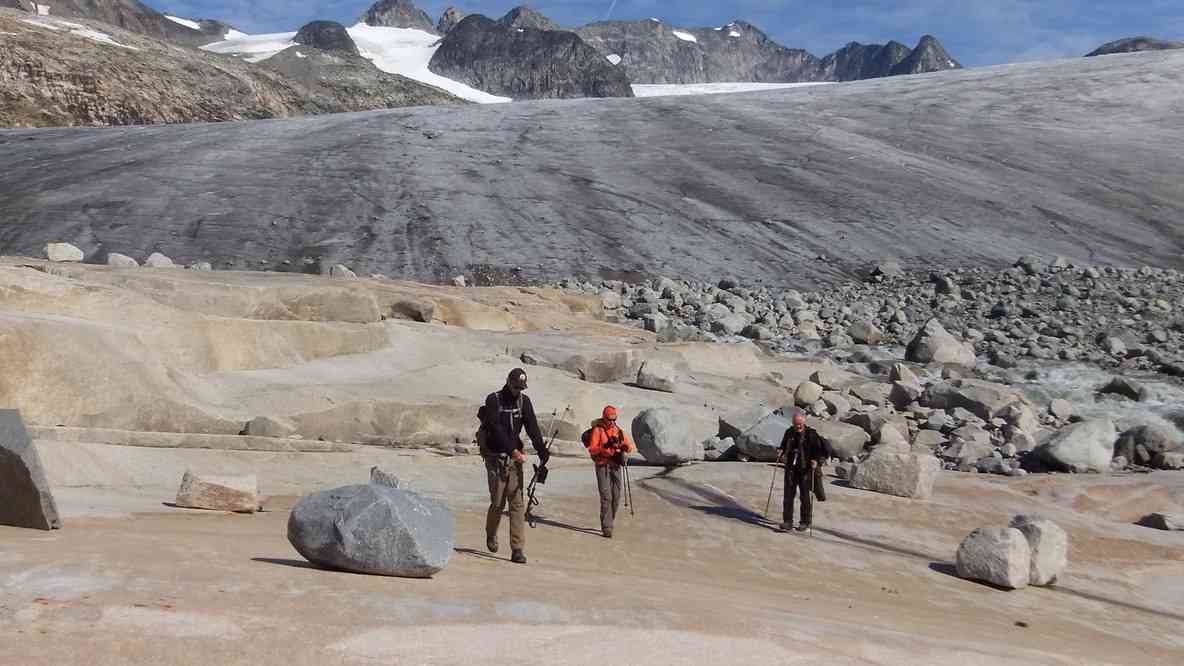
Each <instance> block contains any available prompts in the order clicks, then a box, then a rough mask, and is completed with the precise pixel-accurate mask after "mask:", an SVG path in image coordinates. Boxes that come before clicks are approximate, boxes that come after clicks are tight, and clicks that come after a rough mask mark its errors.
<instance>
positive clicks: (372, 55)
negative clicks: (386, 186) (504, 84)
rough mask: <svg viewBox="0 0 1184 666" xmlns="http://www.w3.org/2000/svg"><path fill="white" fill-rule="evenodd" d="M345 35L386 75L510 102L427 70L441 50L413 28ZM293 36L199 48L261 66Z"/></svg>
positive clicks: (436, 39)
mask: <svg viewBox="0 0 1184 666" xmlns="http://www.w3.org/2000/svg"><path fill="white" fill-rule="evenodd" d="M346 31H347V32H348V33H349V36H350V37H352V38H353V40H354V43H355V44H357V45H358V51H359V52H361V54H362V57H363V58H366V59H368V60H370V61H371V62H373V63H374V65H375V66H376V67H378V68H379V69H381V70H382V71H384V72H387V73H389V74H399V75H402V76H406V77H407V78H409V79H412V80H414V81H419V82H420V83H426V84H427V85H429V86H435V87H437V88H440V89H442V90H446V91H448V92H450V93H452V94H453V95H456V96H457V97H460V98H461V99H465V100H468V101H470V102H480V103H482V104H495V103H501V102H509V101H512V100H510V98H508V97H498V96H496V95H490V94H489V93H487V92H485V91H483V90H477V89H476V88H471V87H469V86H467V85H465V84H463V83H460V82H459V81H453V80H452V79H447V78H444V77H443V76H440V75H439V74H435V73H434V72H431V71H429V70H428V63H429V62H431V60H432V56H433V55H434V54H435V53H436V49H438V48H439V47H440V36H439V35H431V34H428V33H426V32H424V31H422V30H414V29H412V28H387V27H381V26H372V25H366V24H365V23H359V24H357V25H355V26H353V27H351V28H347V29H346ZM295 36H296V33H294V32H277V33H273V34H269V35H243V36H241V37H231V36H230V35H229V34H228V35H227V39H224V40H222V41H220V42H215V43H213V44H207V45H205V46H203V47H201V48H203V49H205V50H207V51H211V52H213V53H222V54H225V55H237V56H240V57H243V58H244V59H246V60H248V61H250V62H261V61H263V60H267V59H268V58H270V57H272V56H274V55H275V54H277V53H279V52H280V51H283V50H284V49H286V48H289V47H291V46H292V45H293V44H294V43H295V42H293V41H292V39H293V38H294V37H295Z"/></svg>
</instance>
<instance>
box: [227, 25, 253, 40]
mask: <svg viewBox="0 0 1184 666" xmlns="http://www.w3.org/2000/svg"><path fill="white" fill-rule="evenodd" d="M243 37H250V35H248V34H247V33H245V32H239V31H238V30H235V29H234V28H231V29H229V30H227V31H226V39H242V38H243Z"/></svg>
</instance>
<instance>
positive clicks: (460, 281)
mask: <svg viewBox="0 0 1184 666" xmlns="http://www.w3.org/2000/svg"><path fill="white" fill-rule="evenodd" d="M440 20H441V21H443V20H444V19H440ZM468 284H469V283H468V281H467V280H465V276H463V275H458V276H456V277H454V278H452V286H454V287H467V286H468Z"/></svg>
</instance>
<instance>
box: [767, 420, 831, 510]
mask: <svg viewBox="0 0 1184 666" xmlns="http://www.w3.org/2000/svg"><path fill="white" fill-rule="evenodd" d="M826 451H827V446H826V440H824V439H823V438H822V436H821V435H819V434H818V431H817V430H815V429H813V428H811V427H808V426H807V425H806V417H805V416H803V415H802V414H801V413H797V414H794V415H793V426H791V427H790V428H789V429H788V430H786V431H785V435H784V436H783V437H782V438H781V452H780V453H779V454H777V463H778V464H781V463H782V461H784V462H785V499H784V502H783V503H782V507H781V510H782V514H781V531H782V532H788V531H789V530H791V529H793V500H794V495H795V494H800V495H801V497H802V521H801V522H800V523H799V524H798V527H797V530H798V531H799V532H804V531H806V530H808V529H810V524H811V521H812V519H813V513H814V498H813V497H812V496H811V494H810V492H811V491H812V490H813V489H814V478H815V474H817V473H818V466H819V465H820V464H822V463H823V462H825V460H826Z"/></svg>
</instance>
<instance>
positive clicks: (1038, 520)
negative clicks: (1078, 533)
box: [1011, 515, 1069, 585]
mask: <svg viewBox="0 0 1184 666" xmlns="http://www.w3.org/2000/svg"><path fill="white" fill-rule="evenodd" d="M1011 527H1013V528H1015V529H1017V530H1019V531H1020V532H1021V533H1022V534H1023V535H1024V538H1025V539H1027V540H1028V547H1029V549H1030V550H1031V553H1032V566H1031V569H1030V570H1029V576H1028V584H1029V585H1052V584H1054V583H1056V582H1057V578H1058V577H1060V575H1061V573H1062V572H1064V570H1065V566H1066V565H1067V564H1068V563H1069V535H1068V534H1066V533H1065V530H1063V529H1061V528H1060V526H1059V525H1057V524H1056V523H1054V522H1052V521H1051V520H1048V519H1047V518H1042V517H1040V516H1026V515H1019V516H1016V517H1014V518H1012V519H1011Z"/></svg>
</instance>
